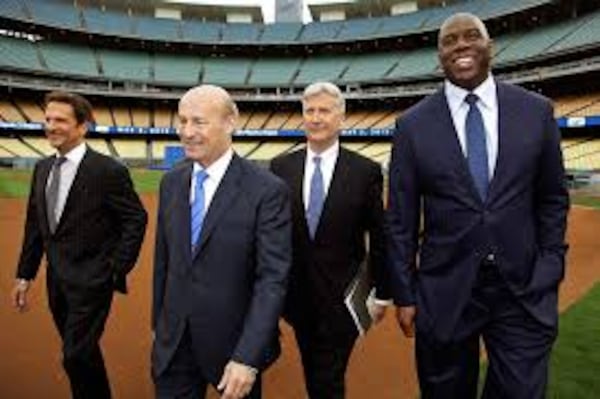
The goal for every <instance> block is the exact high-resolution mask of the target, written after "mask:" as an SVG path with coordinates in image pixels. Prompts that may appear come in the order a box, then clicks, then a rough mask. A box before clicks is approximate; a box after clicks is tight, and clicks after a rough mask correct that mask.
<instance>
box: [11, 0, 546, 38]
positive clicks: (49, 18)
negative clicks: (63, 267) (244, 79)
mask: <svg viewBox="0 0 600 399" xmlns="http://www.w3.org/2000/svg"><path fill="white" fill-rule="evenodd" d="M552 1H553V0H524V1H517V0H508V1H507V0H487V1H469V2H466V3H462V4H458V5H453V6H448V7H439V8H428V9H424V10H421V11H418V12H413V13H409V14H400V15H396V16H389V17H380V18H370V19H369V18H362V19H356V20H348V21H334V22H313V23H310V24H307V25H305V26H302V25H301V24H291V23H276V24H268V25H262V24H253V23H236V24H223V23H219V22H210V21H200V20H193V19H183V20H181V21H177V20H169V19H163V18H154V17H151V16H148V15H136V13H126V12H124V11H123V12H117V11H111V10H103V9H99V8H95V7H93V6H86V5H85V3H79V4H78V5H71V4H69V3H67V2H64V3H63V2H50V1H47V0H21V1H19V0H4V1H3V3H2V7H1V8H0V16H2V17H5V18H10V19H15V20H21V21H26V22H29V23H35V24H39V25H44V26H52V27H56V28H59V29H62V30H74V31H84V32H89V33H93V34H100V35H106V36H111V35H112V36H120V37H128V38H138V39H141V40H156V41H183V42H195V43H208V44H212V43H218V44H220V43H251V44H259V43H263V44H264V43H268V44H276V43H290V44H301V43H321V42H328V41H352V40H366V39H374V38H381V37H389V36H401V35H405V34H409V33H415V32H428V31H434V30H436V29H438V28H439V25H440V24H441V22H442V21H443V20H444V19H445V18H446V17H448V16H449V15H450V14H451V13H453V12H456V11H469V12H473V13H478V14H479V15H480V16H481V17H482V18H483V19H484V20H485V19H489V18H498V17H500V16H507V15H511V14H515V13H518V12H521V11H523V10H525V9H529V8H533V7H538V6H542V5H545V4H550V3H552Z"/></svg>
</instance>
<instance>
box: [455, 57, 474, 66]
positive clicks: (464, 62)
mask: <svg viewBox="0 0 600 399" xmlns="http://www.w3.org/2000/svg"><path fill="white" fill-rule="evenodd" d="M473 62H474V61H473V58H472V57H460V58H457V59H456V60H455V61H454V63H455V64H457V65H458V66H461V67H469V66H471V65H473Z"/></svg>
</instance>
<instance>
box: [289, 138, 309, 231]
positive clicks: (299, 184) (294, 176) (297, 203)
mask: <svg viewBox="0 0 600 399" xmlns="http://www.w3.org/2000/svg"><path fill="white" fill-rule="evenodd" d="M305 161H306V149H304V150H301V151H298V152H296V153H295V156H294V158H292V172H291V190H292V198H293V201H294V207H296V208H297V210H298V213H299V214H301V215H302V217H301V218H300V219H301V220H302V231H303V232H304V233H305V235H306V239H307V240H310V237H309V234H308V224H307V223H306V212H305V209H304V163H305Z"/></svg>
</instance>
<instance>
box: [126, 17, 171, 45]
mask: <svg viewBox="0 0 600 399" xmlns="http://www.w3.org/2000/svg"><path fill="white" fill-rule="evenodd" d="M135 28H136V29H135V31H136V33H137V35H138V36H139V37H140V38H148V39H152V40H160V41H165V42H171V41H178V40H181V33H180V29H181V28H180V22H179V21H178V20H175V19H166V18H153V17H148V16H140V17H137V26H136V27H135Z"/></svg>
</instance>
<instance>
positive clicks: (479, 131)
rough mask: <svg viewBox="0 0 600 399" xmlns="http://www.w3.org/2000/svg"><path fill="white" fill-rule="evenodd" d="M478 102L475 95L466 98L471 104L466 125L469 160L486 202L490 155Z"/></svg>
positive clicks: (478, 188)
mask: <svg viewBox="0 0 600 399" xmlns="http://www.w3.org/2000/svg"><path fill="white" fill-rule="evenodd" d="M478 100H479V98H478V97H477V96H476V95H475V94H473V93H470V94H468V95H467V97H466V98H465V101H466V102H467V103H468V104H469V112H468V113H467V120H466V123H465V131H466V136H467V160H468V163H469V170H470V171H471V176H473V181H474V182H475V187H476V188H477V192H478V193H479V196H480V197H481V200H482V201H485V199H486V197H487V191H488V185H489V170H488V153H487V145H486V136H485V126H484V125H483V118H482V117H481V112H480V111H479V108H477V105H476V104H477V101H478Z"/></svg>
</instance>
